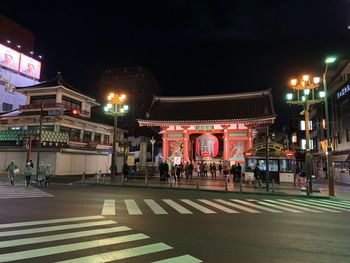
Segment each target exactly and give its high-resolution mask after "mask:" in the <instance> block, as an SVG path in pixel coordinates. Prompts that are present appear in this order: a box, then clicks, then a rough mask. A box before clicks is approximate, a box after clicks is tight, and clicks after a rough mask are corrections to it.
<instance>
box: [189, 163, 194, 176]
mask: <svg viewBox="0 0 350 263" xmlns="http://www.w3.org/2000/svg"><path fill="white" fill-rule="evenodd" d="M193 169H194V166H193V163H192V162H191V163H190V168H189V170H190V179H192V175H193Z"/></svg>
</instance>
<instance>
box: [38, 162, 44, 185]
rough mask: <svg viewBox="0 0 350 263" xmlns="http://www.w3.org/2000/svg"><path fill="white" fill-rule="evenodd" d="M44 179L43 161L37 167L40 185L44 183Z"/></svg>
mask: <svg viewBox="0 0 350 263" xmlns="http://www.w3.org/2000/svg"><path fill="white" fill-rule="evenodd" d="M44 180H45V165H44V163H43V162H40V163H39V167H38V181H39V185H42V184H43V183H44Z"/></svg>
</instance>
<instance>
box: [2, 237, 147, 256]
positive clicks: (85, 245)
mask: <svg viewBox="0 0 350 263" xmlns="http://www.w3.org/2000/svg"><path fill="white" fill-rule="evenodd" d="M146 238H149V237H148V236H146V235H144V234H133V235H127V236H119V237H112V238H105V239H99V240H90V241H86V242H80V243H74V244H68V245H60V246H52V247H45V248H38V249H32V250H26V251H20V252H14V253H7V254H1V257H0V262H7V261H15V260H25V259H30V258H36V257H43V256H49V255H54V254H60V253H66V252H72V251H77V250H83V249H89V248H97V247H102V246H108V245H114V244H120V243H125V242H131V241H136V240H142V239H146ZM94 262H95V261H94Z"/></svg>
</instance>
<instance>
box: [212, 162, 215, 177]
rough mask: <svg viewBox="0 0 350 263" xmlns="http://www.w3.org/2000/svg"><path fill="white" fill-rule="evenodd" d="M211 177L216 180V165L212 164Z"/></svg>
mask: <svg viewBox="0 0 350 263" xmlns="http://www.w3.org/2000/svg"><path fill="white" fill-rule="evenodd" d="M211 169H212V177H213V178H215V179H216V164H215V163H213V164H212V168H211Z"/></svg>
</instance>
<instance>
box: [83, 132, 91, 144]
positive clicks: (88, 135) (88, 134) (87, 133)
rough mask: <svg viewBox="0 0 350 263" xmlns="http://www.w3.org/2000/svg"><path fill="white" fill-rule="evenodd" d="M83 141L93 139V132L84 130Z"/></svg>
mask: <svg viewBox="0 0 350 263" xmlns="http://www.w3.org/2000/svg"><path fill="white" fill-rule="evenodd" d="M83 141H84V142H89V141H91V132H89V131H84V137H83Z"/></svg>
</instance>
